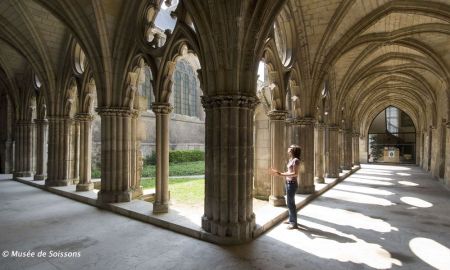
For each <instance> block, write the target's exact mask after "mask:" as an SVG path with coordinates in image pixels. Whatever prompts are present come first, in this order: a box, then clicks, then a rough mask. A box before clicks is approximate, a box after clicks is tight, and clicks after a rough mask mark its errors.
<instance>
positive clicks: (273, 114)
mask: <svg viewBox="0 0 450 270" xmlns="http://www.w3.org/2000/svg"><path fill="white" fill-rule="evenodd" d="M287 114H288V112H287V111H282V110H272V111H269V112H268V113H267V116H268V117H269V118H270V120H275V121H276V120H278V121H283V120H285V119H286V116H287Z"/></svg>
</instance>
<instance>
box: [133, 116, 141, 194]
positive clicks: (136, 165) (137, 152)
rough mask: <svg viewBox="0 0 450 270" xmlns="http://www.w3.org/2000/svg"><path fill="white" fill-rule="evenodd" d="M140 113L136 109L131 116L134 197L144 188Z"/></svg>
mask: <svg viewBox="0 0 450 270" xmlns="http://www.w3.org/2000/svg"><path fill="white" fill-rule="evenodd" d="M139 116H140V113H139V111H138V110H136V111H135V112H134V113H133V115H132V118H131V130H133V132H132V133H131V192H132V197H133V199H134V198H137V197H139V196H142V194H143V190H142V186H141V173H142V164H141V163H142V153H141V143H140V141H139V139H138V133H139V131H138V119H139Z"/></svg>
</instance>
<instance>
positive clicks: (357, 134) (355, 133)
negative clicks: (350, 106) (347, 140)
mask: <svg viewBox="0 0 450 270" xmlns="http://www.w3.org/2000/svg"><path fill="white" fill-rule="evenodd" d="M359 135H361V134H359V133H358V132H352V136H353V137H359Z"/></svg>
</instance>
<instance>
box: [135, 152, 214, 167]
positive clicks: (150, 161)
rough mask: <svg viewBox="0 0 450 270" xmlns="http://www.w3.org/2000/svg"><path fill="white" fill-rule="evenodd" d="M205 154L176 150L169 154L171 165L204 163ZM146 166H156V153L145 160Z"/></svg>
mask: <svg viewBox="0 0 450 270" xmlns="http://www.w3.org/2000/svg"><path fill="white" fill-rule="evenodd" d="M204 160H205V152H203V151H201V150H174V151H170V152H169V162H170V163H183V162H194V161H204ZM144 164H145V165H156V152H155V151H152V154H151V155H150V156H146V157H145V158H144Z"/></svg>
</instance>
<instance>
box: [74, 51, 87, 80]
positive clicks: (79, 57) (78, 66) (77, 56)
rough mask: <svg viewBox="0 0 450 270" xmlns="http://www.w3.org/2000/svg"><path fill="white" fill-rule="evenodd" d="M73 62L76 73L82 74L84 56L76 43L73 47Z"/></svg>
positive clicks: (84, 61)
mask: <svg viewBox="0 0 450 270" xmlns="http://www.w3.org/2000/svg"><path fill="white" fill-rule="evenodd" d="M74 60H75V62H74V64H75V71H76V73H77V74H83V72H84V70H85V68H86V55H85V54H84V51H83V49H81V46H80V44H78V43H77V44H76V45H75V52H74Z"/></svg>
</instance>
